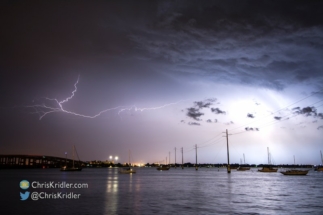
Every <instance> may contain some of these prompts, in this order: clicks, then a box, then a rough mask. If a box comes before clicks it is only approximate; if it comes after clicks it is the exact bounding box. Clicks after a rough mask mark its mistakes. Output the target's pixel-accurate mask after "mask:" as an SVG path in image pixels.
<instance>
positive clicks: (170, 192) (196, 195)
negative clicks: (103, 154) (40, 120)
mask: <svg viewBox="0 0 323 215" xmlns="http://www.w3.org/2000/svg"><path fill="white" fill-rule="evenodd" d="M0 177H1V185H0V188H1V191H2V193H5V194H7V195H1V197H0V200H1V202H2V203H3V206H2V207H1V209H0V212H8V213H1V214H35V215H36V214H48V215H52V214H53V215H54V214H55V215H56V214H295V213H299V214H304V213H311V214H322V211H323V205H322V202H323V183H322V180H323V173H322V172H314V171H312V170H311V171H310V172H309V173H308V175H307V176H284V175H282V174H280V173H260V172H257V169H252V170H251V171H245V172H239V171H234V170H233V171H232V172H231V174H227V173H226V170H225V169H220V171H218V169H217V168H200V169H199V170H198V171H195V169H194V168H185V169H184V170H182V169H180V168H177V169H171V170H169V171H162V172H160V171H157V170H156V169H155V168H139V169H137V173H136V174H119V173H118V169H117V168H97V169H84V170H83V171H82V172H60V171H59V170H57V169H47V170H1V171H0ZM23 179H25V180H29V181H33V180H36V181H40V182H42V181H43V182H44V181H47V182H48V181H66V182H69V183H76V182H79V183H88V184H89V188H88V189H72V190H71V189H64V192H70V191H72V192H74V193H80V194H81V198H80V199H78V200H66V199H65V200H39V201H32V200H27V201H20V197H19V192H21V189H20V188H19V182H20V181H21V180H23ZM30 191H31V192H33V191H35V190H30ZM46 191H51V192H52V191H55V192H56V191H61V192H63V190H62V189H60V190H55V189H54V190H46ZM17 205H18V206H19V207H17Z"/></svg>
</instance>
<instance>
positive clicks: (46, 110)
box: [25, 77, 183, 120]
mask: <svg viewBox="0 0 323 215" xmlns="http://www.w3.org/2000/svg"><path fill="white" fill-rule="evenodd" d="M78 83H79V77H78V78H77V81H76V82H75V84H74V90H73V91H72V95H71V96H69V97H67V98H65V99H64V100H62V101H59V100H57V99H53V98H47V97H44V98H43V99H44V100H47V101H52V102H55V106H50V105H46V104H45V103H42V104H36V105H29V106H25V107H27V108H34V110H35V112H34V113H37V114H39V115H40V117H39V120H41V119H42V118H43V117H45V116H46V115H48V114H50V113H55V112H61V113H66V114H71V115H75V116H79V117H84V118H91V119H93V118H96V117H99V116H100V115H102V114H103V113H106V112H108V111H113V110H118V115H120V114H121V113H122V112H124V111H131V110H133V111H135V112H137V111H140V112H143V111H146V110H157V109H161V108H164V107H167V106H170V105H175V104H178V103H179V102H182V101H183V100H180V101H178V102H173V103H169V104H164V105H161V106H157V107H149V108H138V107H137V106H135V105H127V106H117V107H113V108H108V109H105V110H102V111H100V112H99V113H97V114H95V115H93V116H90V115H84V114H80V113H76V112H72V111H68V110H65V109H64V108H63V104H64V103H67V102H68V101H69V100H71V99H72V98H73V97H74V96H75V93H76V92H77V84H78Z"/></svg>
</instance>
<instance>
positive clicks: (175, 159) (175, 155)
mask: <svg viewBox="0 0 323 215" xmlns="http://www.w3.org/2000/svg"><path fill="white" fill-rule="evenodd" d="M175 169H176V147H175Z"/></svg>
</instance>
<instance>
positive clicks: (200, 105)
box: [194, 101, 212, 109]
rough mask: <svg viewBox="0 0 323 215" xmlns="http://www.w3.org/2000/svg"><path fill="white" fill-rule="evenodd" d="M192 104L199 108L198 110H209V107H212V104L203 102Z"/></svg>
mask: <svg viewBox="0 0 323 215" xmlns="http://www.w3.org/2000/svg"><path fill="white" fill-rule="evenodd" d="M194 104H195V105H196V106H197V107H198V108H199V109H201V108H209V107H210V105H212V103H210V102H206V103H205V102H203V101H201V102H194Z"/></svg>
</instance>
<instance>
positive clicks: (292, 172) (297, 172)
mask: <svg viewBox="0 0 323 215" xmlns="http://www.w3.org/2000/svg"><path fill="white" fill-rule="evenodd" d="M280 173H281V174H283V175H307V173H308V170H296V169H291V170H286V171H282V172H280Z"/></svg>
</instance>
